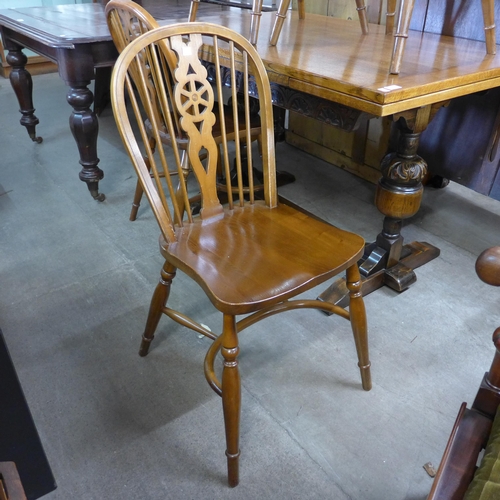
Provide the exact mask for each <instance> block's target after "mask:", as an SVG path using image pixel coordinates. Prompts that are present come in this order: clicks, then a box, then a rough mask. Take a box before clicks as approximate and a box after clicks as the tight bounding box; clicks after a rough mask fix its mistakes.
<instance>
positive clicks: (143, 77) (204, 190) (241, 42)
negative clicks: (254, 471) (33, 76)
mask: <svg viewBox="0 0 500 500" xmlns="http://www.w3.org/2000/svg"><path fill="white" fill-rule="evenodd" d="M206 51H208V52H209V53H210V54H211V55H212V56H213V58H214V60H215V62H216V65H215V68H214V71H213V73H212V77H211V78H210V79H209V76H208V72H207V69H206V67H205V66H204V61H202V60H200V58H199V56H200V54H203V53H204V52H206ZM172 53H175V54H176V58H177V62H176V65H175V66H172V64H171V62H170V59H171V55H172ZM227 79H230V81H231V82H232V85H231V97H232V99H231V104H230V108H231V115H228V113H225V112H224V111H223V110H222V107H221V106H220V103H221V102H223V90H224V87H225V85H226V81H227ZM132 81H133V82H134V83H135V88H136V89H137V91H134V86H133V84H132ZM170 81H172V84H170V83H169V82H170ZM249 85H252V86H254V88H255V89H256V92H257V93H258V96H259V103H260V113H259V117H260V128H261V130H262V132H263V133H262V158H257V157H258V156H259V155H254V154H252V151H251V148H249V149H248V154H247V158H246V160H245V161H242V159H241V155H240V150H241V146H242V143H246V144H249V143H250V129H251V127H252V125H251V104H250V99H251V98H250V97H249V91H248V87H249ZM151 86H154V87H155V89H156V90H155V92H156V94H157V95H158V99H159V106H153V105H152V103H151V101H150V99H149V91H148V89H149V88H150V87H151ZM212 86H213V87H212ZM238 92H240V93H241V95H242V98H241V99H238ZM125 96H128V97H129V99H130V101H131V105H130V106H126V102H125ZM111 100H112V105H113V112H114V116H115V120H116V123H117V126H118V131H119V133H120V136H121V138H122V140H123V142H124V145H125V148H126V150H127V152H128V154H129V156H130V158H131V161H132V163H133V165H134V168H135V170H136V173H137V175H138V177H139V180H140V182H141V185H142V186H143V189H144V191H145V193H146V195H147V197H148V200H149V202H150V204H151V207H152V209H153V212H154V214H155V216H156V219H157V222H158V224H159V226H160V230H161V237H160V251H161V253H162V256H163V257H164V258H165V264H164V266H163V269H162V272H161V278H160V282H159V284H158V286H157V288H156V290H155V292H154V294H153V298H152V300H151V306H150V310H149V315H148V319H147V321H146V327H145V331H144V334H143V338H142V343H141V348H140V354H141V355H142V356H145V355H146V354H147V353H148V350H149V346H150V344H151V341H152V340H153V337H154V333H155V330H156V328H157V325H158V323H159V320H160V318H161V316H162V314H165V315H167V316H168V317H169V318H171V319H173V320H174V321H176V322H177V323H179V324H181V325H183V326H185V327H188V328H190V329H192V330H194V331H196V332H197V333H200V334H202V335H205V336H206V337H208V338H209V339H211V340H213V343H212V345H211V346H210V348H209V349H208V352H207V355H206V358H205V377H206V379H207V381H208V383H209V385H210V387H211V388H212V389H213V390H214V391H215V392H216V393H217V394H218V395H219V396H221V398H222V406H223V413H224V422H225V430H226V445H227V448H226V456H227V464H228V482H229V485H230V486H236V485H237V484H238V481H239V473H238V467H239V465H238V464H239V455H240V450H239V423H240V407H241V383H240V375H239V369H238V354H239V350H240V348H239V341H238V335H239V334H240V333H241V332H242V331H243V330H245V329H246V328H247V327H249V326H251V325H254V324H255V323H257V322H259V321H260V320H263V319H265V318H267V317H269V316H271V315H274V314H278V313H281V312H285V311H290V310H294V309H302V308H314V309H320V310H323V311H325V312H328V313H333V314H337V315H339V316H341V317H343V318H345V319H348V320H350V322H351V328H352V333H353V336H354V340H355V345H356V351H357V354H358V367H359V370H360V373H361V380H362V386H363V389H365V390H367V391H368V390H370V389H371V375H370V361H369V356H368V336H367V325H366V314H365V308H364V303H363V298H362V293H361V280H360V274H359V269H358V266H357V261H358V260H359V258H360V257H361V255H362V254H363V249H364V241H363V239H362V238H361V237H360V236H358V235H355V234H353V233H348V232H346V231H343V230H340V229H337V228H336V227H334V226H331V225H329V224H327V223H326V222H324V221H321V220H320V219H318V218H316V217H312V216H308V215H307V214H306V213H305V212H304V211H300V210H297V209H295V208H293V207H292V206H291V205H285V204H280V203H278V194H277V187H276V164H275V148H274V130H273V129H274V127H273V113H272V99H271V89H270V85H269V79H268V76H267V73H266V70H265V67H264V64H263V62H262V60H261V58H260V57H259V55H258V53H257V51H256V50H255V48H254V47H253V46H252V45H251V44H250V43H249V42H248V40H247V39H246V38H244V37H243V36H242V35H240V34H238V33H236V32H235V31H232V30H229V29H227V28H225V27H222V26H218V25H215V24H208V23H192V22H191V23H184V24H177V25H173V26H166V27H162V28H158V29H155V30H153V31H149V32H147V33H145V34H143V35H142V36H141V37H139V38H137V39H136V40H134V41H133V42H132V43H130V44H129V45H128V46H127V47H126V48H125V49H124V50H123V52H122V54H121V56H120V57H119V58H118V61H117V63H116V65H115V68H114V71H113V76H112V83H111ZM216 100H217V101H218V102H219V106H218V108H217V109H215V107H214V104H215V102H216ZM140 104H142V106H141V105H140ZM172 108H174V109H172ZM215 113H217V114H218V116H217V118H216V116H215ZM172 114H178V115H179V116H180V120H179V123H180V124H181V127H182V129H183V130H184V132H185V133H186V135H187V138H188V148H187V154H188V155H189V161H190V164H191V165H192V169H193V172H194V174H195V177H196V180H197V181H198V186H199V189H200V192H201V211H200V214H199V215H197V216H192V214H191V213H190V212H189V211H187V212H186V211H184V210H183V209H182V204H181V203H179V200H180V199H182V200H184V203H183V204H184V206H185V205H186V204H187V201H188V193H187V186H186V183H185V182H182V180H183V179H184V177H183V176H182V169H183V164H182V161H181V155H180V148H179V147H178V145H177V142H176V141H173V142H172V144H171V148H172V150H173V155H172V157H173V158H172V157H170V156H168V155H167V154H166V152H165V151H164V150H163V148H160V147H158V151H157V152H156V154H154V153H153V151H152V148H151V145H150V141H149V136H150V134H152V135H153V136H154V137H155V138H156V143H157V144H158V146H159V145H160V144H161V141H160V140H159V135H160V132H161V129H162V127H164V126H166V127H167V132H168V133H169V135H170V136H171V137H173V136H174V130H175V126H174V119H173V117H172ZM230 116H231V117H232V119H233V120H234V121H235V122H238V121H241V124H240V126H237V127H235V129H236V130H238V131H239V132H238V133H237V134H235V137H234V158H235V163H236V170H237V175H236V180H237V186H235V187H236V189H235V194H234V195H233V186H232V183H231V176H230V175H229V172H230V168H231V162H232V160H231V159H230V148H229V147H228V142H229V140H233V138H231V139H230V138H229V137H228V136H227V134H226V133H225V131H228V128H227V127H226V126H225V123H226V122H227V120H228V119H231V118H230ZM216 119H218V120H219V124H220V130H221V133H222V141H221V147H222V154H221V155H220V156H221V157H222V163H223V170H224V172H225V174H226V175H225V178H226V182H227V189H226V192H227V195H228V201H227V204H226V203H224V204H222V202H221V200H220V199H219V196H218V189H217V167H218V157H219V154H218V148H219V146H218V144H217V141H216V138H215V137H214V135H213V127H214V125H215V123H216ZM147 122H149V123H150V124H151V132H148V131H147V129H146V125H145V123H147ZM135 130H138V131H135ZM134 131H135V132H134ZM201 151H204V152H206V160H205V163H202V160H200V153H201ZM145 158H147V160H148V161H147V162H146V160H145ZM258 163H261V166H262V176H263V179H264V189H263V198H264V199H263V200H259V199H257V197H256V196H255V189H254V185H253V183H252V180H251V179H252V174H251V173H252V171H253V169H254V168H255V167H256V165H257V164H258ZM172 165H174V167H172ZM172 170H176V171H177V173H178V178H179V179H180V180H181V183H180V186H179V187H178V188H176V187H175V186H174V183H173V180H172V177H171V175H170V172H171V171H172ZM244 172H248V177H249V179H250V185H249V189H248V191H247V192H246V193H245V192H244V183H243V177H244ZM151 173H152V174H153V177H151ZM160 174H163V178H161V176H160ZM177 270H179V271H182V272H184V273H185V274H186V275H188V276H189V277H190V278H192V279H193V280H194V281H196V282H197V283H198V284H199V285H200V287H201V289H202V290H203V291H204V292H205V294H206V295H207V297H208V298H209V299H210V301H211V302H212V304H213V306H214V307H215V308H216V309H217V310H218V311H220V312H221V313H222V315H223V327H222V332H221V333H220V334H219V335H216V334H214V333H213V332H212V331H211V330H210V329H208V328H207V327H205V326H204V325H203V324H201V323H200V322H198V321H196V320H195V319H193V318H190V317H188V316H186V315H185V314H184V313H182V312H180V311H177V310H174V309H172V308H171V307H169V306H168V305H167V300H168V297H169V293H170V289H171V285H172V280H173V279H174V277H175V274H176V272H177ZM343 271H345V272H346V273H347V274H346V276H347V287H348V289H349V312H347V311H346V310H345V309H343V308H341V307H339V306H336V305H333V304H330V303H325V302H322V301H319V300H308V299H305V298H303V297H300V298H296V297H297V296H298V295H299V294H302V293H303V292H306V291H307V290H310V289H312V288H313V287H315V286H317V285H318V284H320V283H323V282H324V281H326V280H329V279H331V278H332V277H333V276H335V275H337V274H338V273H340V272H343ZM240 315H244V317H243V318H242V319H240V320H237V316H240ZM219 351H220V353H221V355H222V358H223V369H222V377H221V378H220V379H219V377H218V375H217V374H216V369H215V366H214V363H215V358H216V356H217V354H218V353H219Z"/></svg>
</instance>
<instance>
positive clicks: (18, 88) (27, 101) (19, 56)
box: [6, 47, 43, 143]
mask: <svg viewBox="0 0 500 500" xmlns="http://www.w3.org/2000/svg"><path fill="white" fill-rule="evenodd" d="M6 59H7V62H8V63H9V64H10V65H11V66H12V71H11V73H10V76H9V79H10V84H11V85H12V88H13V89H14V92H15V93H16V96H17V100H18V102H19V108H20V109H19V111H20V113H21V114H22V117H21V120H20V123H21V125H23V126H24V127H26V130H27V131H28V135H29V136H30V138H31V140H32V141H34V142H37V143H40V142H42V140H43V139H42V138H41V137H37V135H36V126H37V125H38V123H39V120H38V118H37V117H36V116H35V108H34V107H33V81H32V79H31V75H30V73H29V72H28V70H27V69H26V63H27V62H28V58H27V57H26V56H25V55H24V53H23V51H22V48H21V47H14V48H10V50H9V53H8V54H7V58H6Z"/></svg>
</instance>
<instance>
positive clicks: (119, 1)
mask: <svg viewBox="0 0 500 500" xmlns="http://www.w3.org/2000/svg"><path fill="white" fill-rule="evenodd" d="M105 13H106V21H107V23H108V27H109V31H110V33H111V37H112V38H113V42H114V44H115V46H116V49H117V50H118V52H119V53H120V54H121V53H122V52H123V50H124V49H125V47H127V46H128V45H129V44H130V43H131V42H132V41H134V40H135V39H136V38H138V37H139V36H141V35H142V34H144V33H147V32H148V31H151V30H153V29H155V28H158V27H159V24H158V23H157V22H156V20H155V19H154V18H153V17H152V16H151V14H149V12H148V11H147V10H145V9H144V8H143V7H141V6H140V5H138V4H137V3H135V2H133V1H132V0H111V1H110V2H109V3H108V4H107V5H106V9H105ZM159 43H160V44H162V52H163V54H164V55H165V60H166V62H167V64H168V65H169V67H170V69H171V71H172V70H173V69H174V68H175V65H176V58H175V54H174V53H173V52H172V51H171V50H170V48H169V47H168V45H166V44H164V43H163V42H159ZM129 71H130V74H131V77H132V80H133V81H134V82H135V81H136V80H140V79H141V75H140V74H139V73H138V68H137V67H136V66H135V65H132V66H131V67H130V70H129ZM166 84H167V85H171V81H170V80H167V81H166ZM138 88H140V86H138ZM146 96H147V97H148V98H149V100H150V101H151V102H152V103H154V105H155V107H154V108H153V109H154V112H155V115H156V117H157V119H160V113H159V112H158V110H157V108H158V104H159V103H158V97H157V95H156V89H155V87H154V85H150V86H149V87H148V88H147V94H146ZM146 96H143V97H142V99H144V98H146ZM172 119H173V120H174V124H175V127H174V130H175V135H174V136H170V137H176V138H178V139H179V138H183V137H184V134H183V132H182V129H181V127H180V126H179V117H178V115H176V114H175V113H173V114H172ZM163 128H164V129H165V126H163ZM168 142H170V141H168Z"/></svg>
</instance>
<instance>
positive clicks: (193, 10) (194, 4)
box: [188, 0, 200, 23]
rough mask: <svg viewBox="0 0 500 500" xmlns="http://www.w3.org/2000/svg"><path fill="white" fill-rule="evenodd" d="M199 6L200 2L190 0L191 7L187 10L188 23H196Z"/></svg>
mask: <svg viewBox="0 0 500 500" xmlns="http://www.w3.org/2000/svg"><path fill="white" fill-rule="evenodd" d="M199 5H200V0H191V7H190V9H189V18H188V21H189V22H190V23H192V22H194V21H196V14H197V13H198V7H199Z"/></svg>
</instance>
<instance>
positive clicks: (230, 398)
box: [221, 314, 241, 487]
mask: <svg viewBox="0 0 500 500" xmlns="http://www.w3.org/2000/svg"><path fill="white" fill-rule="evenodd" d="M222 336H223V338H222V348H221V353H222V356H223V358H224V367H223V370H222V409H223V412H224V426H225V429H226V457H227V479H228V483H229V486H231V487H235V486H237V485H238V483H239V458H240V447H239V442H240V413H241V381H240V373H239V369H238V359H237V358H238V353H239V350H240V349H239V347H238V334H237V332H236V321H235V318H234V316H230V315H227V314H226V315H224V326H223V331H222Z"/></svg>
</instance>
